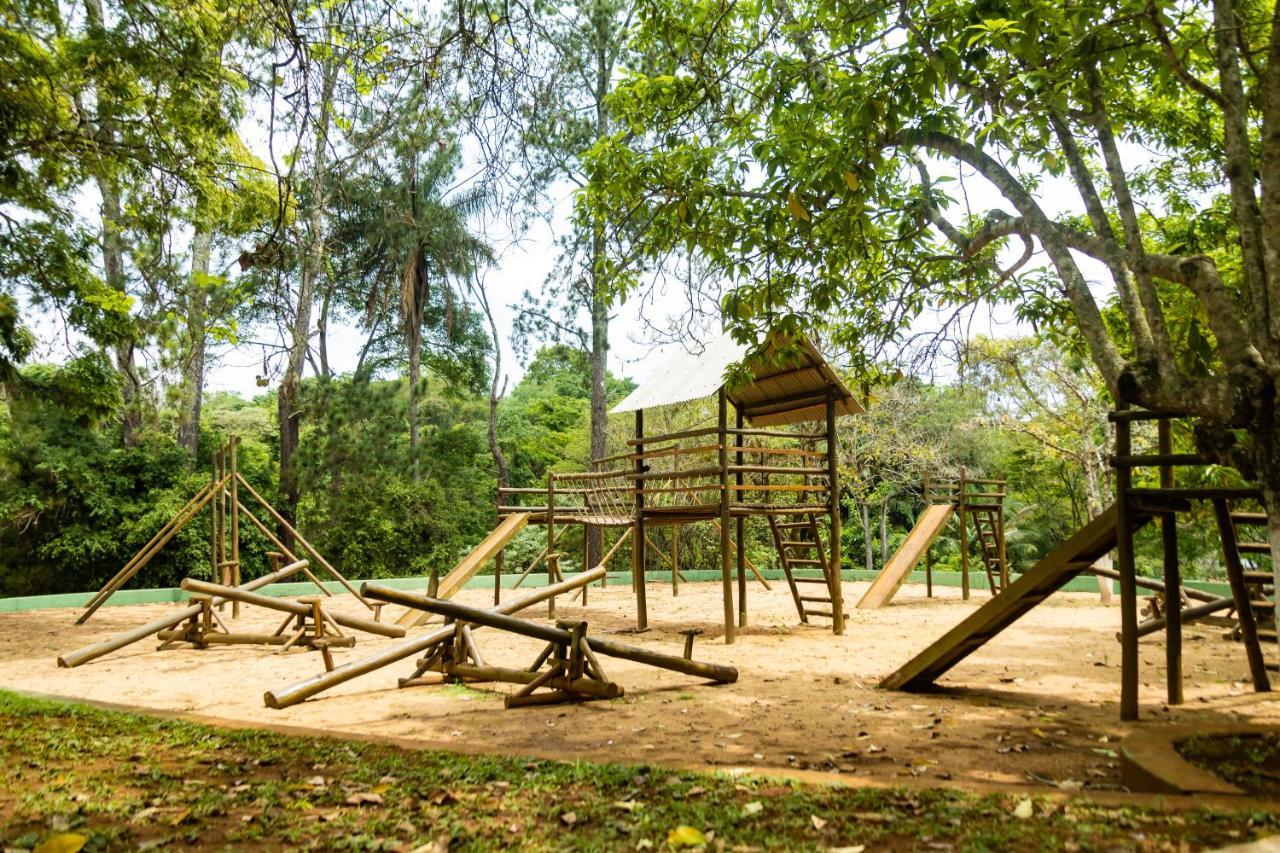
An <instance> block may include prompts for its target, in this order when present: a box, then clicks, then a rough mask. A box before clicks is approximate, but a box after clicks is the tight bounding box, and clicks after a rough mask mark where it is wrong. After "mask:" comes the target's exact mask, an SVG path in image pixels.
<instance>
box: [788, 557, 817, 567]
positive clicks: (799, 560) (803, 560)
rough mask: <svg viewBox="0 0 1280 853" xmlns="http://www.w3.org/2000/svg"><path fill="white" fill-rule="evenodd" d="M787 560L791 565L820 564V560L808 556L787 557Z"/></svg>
mask: <svg viewBox="0 0 1280 853" xmlns="http://www.w3.org/2000/svg"><path fill="white" fill-rule="evenodd" d="M787 562H788V563H790V564H791V565H793V566H821V565H822V561H821V560H811V559H809V558H808V557H788V558H787Z"/></svg>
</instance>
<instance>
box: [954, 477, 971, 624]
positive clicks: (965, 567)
mask: <svg viewBox="0 0 1280 853" xmlns="http://www.w3.org/2000/svg"><path fill="white" fill-rule="evenodd" d="M956 486H957V491H956V500H957V501H958V507H957V508H958V509H959V511H960V597H961V598H963V599H964V600H965V601H968V600H969V525H968V519H967V518H966V517H965V516H966V508H965V503H966V501H965V495H964V493H965V491H966V490H967V487H966V486H965V471H964V469H963V468H961V469H960V481H959V482H958V483H957V484H956Z"/></svg>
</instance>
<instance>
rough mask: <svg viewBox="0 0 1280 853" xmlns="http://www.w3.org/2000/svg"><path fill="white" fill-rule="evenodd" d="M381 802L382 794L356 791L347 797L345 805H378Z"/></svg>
mask: <svg viewBox="0 0 1280 853" xmlns="http://www.w3.org/2000/svg"><path fill="white" fill-rule="evenodd" d="M382 803H383V799H382V795H381V794H375V793H373V792H372V791H358V792H356V793H354V794H352V795H351V796H349V797H347V805H349V806H380V805H382Z"/></svg>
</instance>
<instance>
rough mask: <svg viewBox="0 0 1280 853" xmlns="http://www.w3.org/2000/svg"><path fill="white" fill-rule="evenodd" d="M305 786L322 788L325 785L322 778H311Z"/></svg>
mask: <svg viewBox="0 0 1280 853" xmlns="http://www.w3.org/2000/svg"><path fill="white" fill-rule="evenodd" d="M307 784H308V785H310V786H311V787H313V788H323V787H324V785H325V782H324V777H323V776H312V777H311V778H310V779H308V780H307Z"/></svg>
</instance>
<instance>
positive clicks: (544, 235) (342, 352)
mask: <svg viewBox="0 0 1280 853" xmlns="http://www.w3.org/2000/svg"><path fill="white" fill-rule="evenodd" d="M246 130H247V128H246ZM246 137H247V138H248V139H253V138H254V137H257V139H258V140H261V139H262V136H261V131H260V130H256V131H250V132H248V133H246ZM251 144H252V143H251ZM261 147H265V143H262V145H261ZM1125 153H1126V154H1130V153H1135V152H1125ZM931 168H932V169H933V171H934V173H935V176H938V175H944V174H952V175H954V176H957V177H960V176H959V175H957V173H956V172H955V170H954V169H952V168H948V167H947V166H946V165H945V164H941V163H932V164H931ZM950 186H951V188H952V189H951V194H952V195H953V196H955V197H956V198H957V201H958V202H962V201H963V200H964V199H967V200H968V203H969V205H970V206H971V209H972V210H974V211H976V212H979V213H982V212H985V211H986V210H989V209H992V208H999V209H1003V210H1010V209H1011V208H1010V206H1009V205H1008V204H1007V202H1004V201H1003V200H1002V199H1001V197H1000V196H999V194H998V193H996V192H995V191H994V190H993V189H992V188H991V187H990V186H989V185H987V184H986V182H985V181H984V180H981V179H978V178H974V177H967V178H965V177H962V179H961V181H960V182H959V183H957V184H952V185H950ZM1038 195H1039V196H1040V200H1041V203H1042V205H1043V206H1044V207H1045V208H1046V210H1047V212H1048V213H1049V214H1050V215H1051V216H1052V215H1055V214H1057V213H1060V212H1064V211H1068V210H1070V211H1075V210H1078V209H1079V198H1078V195H1077V194H1076V192H1075V189H1074V187H1073V186H1072V185H1071V184H1070V183H1069V182H1068V181H1066V180H1065V179H1051V178H1050V179H1046V180H1045V181H1044V182H1043V183H1042V184H1041V186H1040V189H1039V192H1038ZM571 197H572V191H571V188H570V187H569V186H568V185H567V184H566V185H564V186H563V187H562V188H560V189H559V190H558V191H557V192H554V193H552V194H550V195H549V196H548V200H547V201H548V205H549V206H550V207H551V208H552V210H551V215H550V216H549V217H548V218H547V219H545V220H543V219H537V220H535V221H534V222H533V224H532V225H531V227H530V228H529V229H528V231H527V232H525V233H524V234H522V235H520V236H519V240H518V241H516V240H513V238H512V235H511V234H510V233H509V232H507V231H506V230H505V228H503V227H502V226H497V227H494V226H488V227H487V228H486V229H485V230H487V231H488V233H487V234H486V236H487V237H488V239H489V240H490V241H492V243H493V244H494V245H495V246H498V247H500V250H501V253H500V255H499V257H498V259H497V262H496V263H495V265H494V267H493V268H491V269H489V270H488V271H487V272H486V273H485V277H484V282H485V286H486V290H487V293H488V295H489V300H490V304H491V306H492V308H493V310H494V314H495V319H496V321H497V325H498V330H499V336H500V338H501V341H500V343H501V346H502V368H503V373H504V375H505V376H507V377H508V379H509V382H508V386H507V387H508V389H510V388H511V387H513V386H514V384H515V383H516V382H517V381H518V380H519V378H520V376H521V375H522V374H523V366H522V365H521V364H520V363H519V362H518V360H517V358H516V353H515V350H514V348H513V346H512V340H511V338H512V329H513V327H514V324H515V319H516V314H517V308H518V305H519V303H520V302H521V301H522V297H523V294H524V293H525V291H526V290H527V291H532V292H534V293H537V292H538V291H539V290H541V289H542V288H543V286H544V283H545V281H546V278H547V276H548V274H549V273H550V272H551V270H552V268H553V265H554V263H555V260H556V257H557V253H558V251H559V249H558V247H557V245H556V242H555V240H556V237H557V236H558V235H560V234H562V233H564V232H565V231H567V229H568V227H569V218H568V217H569V212H570V210H571ZM78 206H79V207H80V209H81V211H82V213H83V214H84V215H85V216H86V217H88V218H89V219H90V221H93V220H96V218H97V215H98V211H97V198H96V194H94V193H92V192H87V193H86V194H85V197H84V198H82V199H81V201H80V204H79V205H78ZM953 213H954V209H953ZM502 247H505V248H502ZM1019 253H1020V244H1019V246H1018V247H1016V248H1013V247H1011V248H1010V249H1009V250H1008V251H1007V254H1008V255H1009V258H1008V259H1007V260H1012V259H1013V258H1014V257H1016V256H1017V255H1018V254H1019ZM1078 260H1079V261H1080V265H1081V268H1082V269H1083V271H1084V273H1085V275H1086V277H1087V278H1088V279H1089V280H1090V282H1091V283H1092V284H1094V285H1095V291H1096V293H1097V294H1098V296H1099V298H1105V296H1106V292H1107V290H1108V289H1109V288H1110V281H1109V278H1108V276H1107V275H1106V273H1105V270H1104V269H1103V268H1102V267H1101V265H1099V264H1097V263H1096V262H1094V261H1092V260H1091V259H1088V258H1081V257H1078ZM1043 263H1044V260H1043V257H1042V256H1037V258H1036V260H1035V261H1033V265H1034V264H1043ZM684 307H685V305H684V300H683V297H679V301H678V302H675V303H672V304H670V305H666V306H664V305H663V304H662V303H661V296H659V297H658V299H657V300H653V301H651V303H650V304H649V305H647V306H645V312H646V315H647V317H648V319H649V321H650V322H657V323H659V324H661V322H662V320H663V319H664V318H663V317H662V316H660V315H662V314H663V313H666V312H673V313H676V314H678V313H680V312H681V310H682V309H683V308H684ZM639 310H640V305H639V304H638V302H637V301H636V300H632V301H631V302H629V303H627V304H624V305H622V306H620V307H618V308H616V309H615V311H614V319H613V322H612V323H611V326H610V337H611V341H610V352H609V369H610V371H612V372H613V373H614V374H615V375H619V376H627V377H630V378H632V379H634V380H637V381H643V380H644V379H645V378H647V376H648V375H649V372H650V369H651V366H655V365H657V364H659V363H660V362H661V360H662V358H663V357H664V356H665V355H666V354H667V353H668V352H669V351H670V350H671V349H672V347H671V346H670V345H668V346H665V347H662V346H654V345H653V344H652V343H650V341H649V339H648V338H649V335H648V332H647V329H646V327H645V326H644V324H643V323H642V322H641V320H640V317H639ZM582 319H583V320H585V319H586V316H585V312H583V314H582ZM938 323H939V320H938V317H937V316H933V315H930V314H925V315H924V316H922V317H921V318H919V320H918V321H917V322H916V323H915V324H914V325H915V330H916V331H925V330H929V329H932V328H936V327H937V325H938ZM33 325H35V327H36V329H37V332H38V334H39V335H40V336H41V342H42V345H41V347H40V351H39V353H38V355H37V357H38V358H45V359H51V360H62V359H63V358H65V357H66V355H67V354H68V352H69V350H70V349H72V348H74V341H73V342H72V346H68V345H67V341H65V340H64V338H63V332H62V329H63V327H62V324H60V323H58V322H57V320H56V318H53V317H48V316H46V317H42V318H41V317H37V321H36V322H35V323H34V324H33ZM970 331H971V332H972V333H973V334H976V335H989V336H1000V337H1003V336H1010V335H1017V334H1026V333H1027V332H1028V329H1027V328H1026V327H1024V326H1021V325H1020V324H1018V323H1017V322H1016V321H1015V320H1014V319H1013V312H1012V310H1011V309H1009V308H1002V309H998V310H996V311H994V312H992V311H988V310H987V309H985V308H983V309H980V311H979V313H978V314H976V315H975V317H974V320H973V322H972V324H971V327H970ZM244 332H245V336H246V337H251V338H253V339H257V340H267V341H272V340H278V336H277V333H276V330H275V329H274V327H268V328H262V329H253V330H244ZM710 332H711V333H713V334H714V333H715V332H718V329H713V330H710ZM362 342H363V334H362V333H361V331H360V330H359V329H357V328H355V327H353V326H350V325H346V324H342V323H338V322H334V323H331V326H330V330H329V359H330V364H331V365H332V367H333V368H334V370H335V371H337V372H339V373H343V372H348V371H350V370H352V369H353V368H354V367H355V363H356V359H357V357H358V354H359V347H360V345H361V344H362ZM535 349H536V347H535ZM262 358H263V354H262V349H261V348H260V347H258V346H253V345H241V346H239V347H236V348H231V347H226V346H223V347H217V348H212V349H211V351H210V359H209V362H208V364H207V373H206V391H207V392H218V391H230V392H234V393H237V394H239V395H241V396H243V397H246V398H251V397H253V396H256V395H258V394H260V393H262V392H263V390H264V389H263V388H260V387H259V386H258V385H257V382H256V377H257V376H258V375H259V374H261V373H262V367H263V363H262ZM277 362H278V360H277ZM935 371H936V375H937V376H938V377H939V378H946V377H948V376H949V375H951V370H950V368H949V366H948V365H936V366H935ZM271 380H272V386H273V387H274V385H275V383H276V381H277V380H278V377H276V376H272V377H271Z"/></svg>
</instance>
